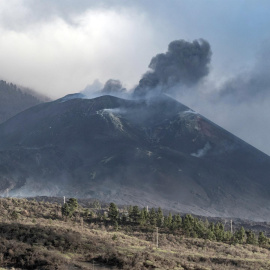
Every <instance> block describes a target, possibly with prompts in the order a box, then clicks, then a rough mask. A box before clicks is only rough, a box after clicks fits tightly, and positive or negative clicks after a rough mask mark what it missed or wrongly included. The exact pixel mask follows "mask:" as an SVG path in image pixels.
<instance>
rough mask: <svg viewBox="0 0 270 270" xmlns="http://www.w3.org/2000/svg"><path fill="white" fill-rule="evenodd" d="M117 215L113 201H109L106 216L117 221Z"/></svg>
mask: <svg viewBox="0 0 270 270" xmlns="http://www.w3.org/2000/svg"><path fill="white" fill-rule="evenodd" d="M118 215H119V211H118V208H117V206H116V204H115V203H110V206H109V212H108V217H109V218H110V220H111V221H114V222H115V221H117V218H118Z"/></svg>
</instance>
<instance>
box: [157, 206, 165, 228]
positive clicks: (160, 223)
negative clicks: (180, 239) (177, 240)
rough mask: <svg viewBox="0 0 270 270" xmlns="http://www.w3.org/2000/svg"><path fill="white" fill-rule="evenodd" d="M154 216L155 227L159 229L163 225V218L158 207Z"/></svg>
mask: <svg viewBox="0 0 270 270" xmlns="http://www.w3.org/2000/svg"><path fill="white" fill-rule="evenodd" d="M156 216H157V226H158V227H161V226H162V225H163V221H164V217H163V212H162V210H161V208H160V207H159V208H158V211H157V214H156Z"/></svg>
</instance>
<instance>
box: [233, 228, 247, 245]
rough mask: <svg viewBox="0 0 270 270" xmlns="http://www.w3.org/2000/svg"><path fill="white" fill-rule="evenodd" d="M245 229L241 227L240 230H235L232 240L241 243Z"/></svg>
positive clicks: (243, 239)
mask: <svg viewBox="0 0 270 270" xmlns="http://www.w3.org/2000/svg"><path fill="white" fill-rule="evenodd" d="M245 235H246V231H245V229H244V228H243V227H241V229H240V230H238V231H236V232H235V234H234V242H236V243H240V244H243V243H244V241H245Z"/></svg>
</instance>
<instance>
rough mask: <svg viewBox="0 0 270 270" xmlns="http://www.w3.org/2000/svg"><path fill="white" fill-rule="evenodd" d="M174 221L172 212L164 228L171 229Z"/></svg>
mask: <svg viewBox="0 0 270 270" xmlns="http://www.w3.org/2000/svg"><path fill="white" fill-rule="evenodd" d="M172 221H173V217H172V214H171V212H170V213H169V215H168V216H166V217H165V218H164V226H165V227H166V228H168V229H171V227H172Z"/></svg>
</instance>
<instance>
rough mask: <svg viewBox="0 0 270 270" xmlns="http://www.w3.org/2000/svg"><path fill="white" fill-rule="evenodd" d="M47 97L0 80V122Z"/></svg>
mask: <svg viewBox="0 0 270 270" xmlns="http://www.w3.org/2000/svg"><path fill="white" fill-rule="evenodd" d="M48 100H49V99H47V98H45V97H41V96H39V95H38V94H36V93H35V92H33V91H32V92H29V91H27V89H23V88H20V87H18V86H16V85H14V84H12V83H7V82H5V81H2V80H1V81H0V123H3V122H4V121H6V120H7V119H9V118H11V117H12V116H14V115H16V114H17V113H19V112H22V111H23V110H25V109H28V108H30V107H32V106H35V105H37V104H39V103H42V102H44V101H48Z"/></svg>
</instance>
